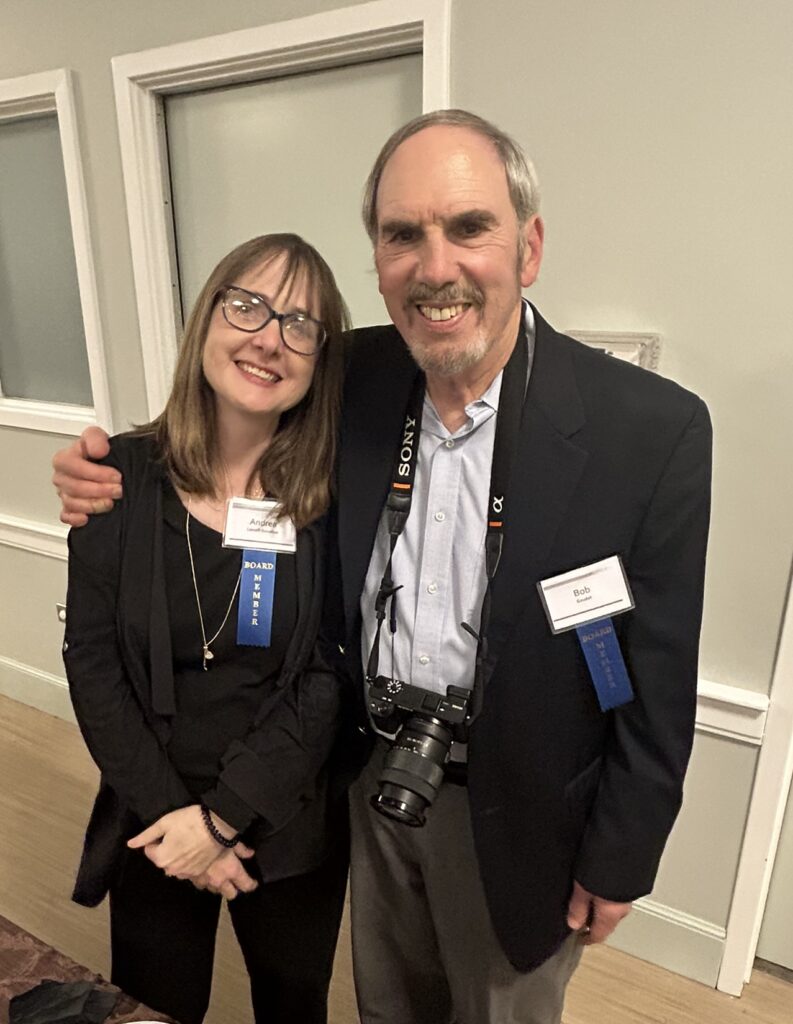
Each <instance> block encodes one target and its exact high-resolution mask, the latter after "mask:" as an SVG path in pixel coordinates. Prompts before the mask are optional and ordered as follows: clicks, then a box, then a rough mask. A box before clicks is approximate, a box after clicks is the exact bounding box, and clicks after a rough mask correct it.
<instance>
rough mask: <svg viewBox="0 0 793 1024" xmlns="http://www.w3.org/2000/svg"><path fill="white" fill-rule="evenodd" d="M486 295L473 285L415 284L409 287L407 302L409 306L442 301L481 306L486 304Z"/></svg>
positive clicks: (447, 303)
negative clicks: (438, 286)
mask: <svg viewBox="0 0 793 1024" xmlns="http://www.w3.org/2000/svg"><path fill="white" fill-rule="evenodd" d="M484 301H485V297H484V295H483V294H482V292H481V291H480V290H479V289H478V288H476V287H474V286H473V285H459V284H454V285H449V284H445V285H443V286H442V287H441V288H431V287H430V286H429V285H426V284H414V285H411V286H410V287H409V288H408V291H407V295H406V296H405V302H406V304H407V305H409V306H417V305H419V304H420V303H422V302H442V303H443V304H444V305H446V306H454V305H457V304H458V303H462V302H464V303H466V304H467V305H471V306H476V307H481V306H483V305H484Z"/></svg>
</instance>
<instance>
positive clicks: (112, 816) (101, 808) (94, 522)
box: [63, 436, 344, 906]
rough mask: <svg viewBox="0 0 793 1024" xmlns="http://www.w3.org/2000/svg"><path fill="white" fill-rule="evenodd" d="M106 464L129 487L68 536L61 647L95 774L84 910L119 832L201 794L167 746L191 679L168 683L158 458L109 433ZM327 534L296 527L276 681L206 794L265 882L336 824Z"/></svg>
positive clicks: (289, 872)
mask: <svg viewBox="0 0 793 1024" xmlns="http://www.w3.org/2000/svg"><path fill="white" fill-rule="evenodd" d="M102 461H103V462H104V463H105V464H106V465H112V466H114V467H115V468H117V469H118V470H119V471H120V472H121V473H122V475H123V478H124V496H123V498H122V499H121V500H120V501H118V502H116V503H115V505H114V508H113V511H112V512H109V513H108V514H107V515H103V516H92V517H91V521H90V522H89V523H88V525H87V526H85V527H83V528H82V529H80V530H74V531H72V533H71V534H70V535H69V591H68V598H67V603H68V607H69V615H68V621H67V623H66V633H65V637H64V648H63V650H64V663H65V666H66V674H67V676H68V679H69V687H70V691H71V696H72V701H73V704H74V710H75V714H76V716H77V720H78V722H79V723H80V728H81V730H82V732H83V735H84V737H85V740H86V743H87V744H88V747H89V749H90V751H91V754H92V756H93V758H94V760H95V761H96V763H97V764H98V765H99V767H100V768H101V771H102V780H101V786H100V790H99V793H98V795H97V798H96V801H95V803H94V809H93V811H92V814H91V820H90V822H89V824H88V829H87V831H86V837H85V843H84V845H83V854H82V858H81V861H80V869H79V872H78V876H77V881H76V883H75V888H74V897H73V898H74V899H75V900H76V901H77V902H78V903H82V904H84V905H86V906H95V905H96V904H97V903H99V902H100V900H101V899H102V898H103V897H104V895H105V893H106V892H107V890H108V888H109V887H110V886H111V885H112V884H113V879H114V878H115V877H116V873H117V871H118V870H119V868H120V865H121V863H122V861H123V856H124V853H125V849H126V841H127V839H129V838H130V837H131V836H134V835H136V834H137V833H138V832H140V828H141V825H149V824H151V823H152V822H154V821H156V820H157V819H158V818H160V817H161V816H162V815H163V814H167V813H168V812H169V811H172V810H175V809H176V808H178V807H185V806H187V805H188V804H191V803H195V797H194V796H193V795H191V793H190V791H189V790H188V788H187V786H186V784H185V779H184V778H183V777H182V775H181V774H180V773H179V771H177V769H176V768H175V766H174V763H173V761H172V760H171V757H170V755H169V747H170V744H171V734H172V731H173V730H172V726H173V722H174V719H175V718H176V717H177V714H178V707H177V704H178V703H179V701H178V700H177V691H179V694H180V698H179V699H180V700H181V696H182V695H183V694H184V689H185V688H184V687H182V686H178V685H177V681H176V680H175V679H174V661H175V659H174V656H173V653H172V647H171V641H172V633H171V624H170V621H169V620H170V610H169V602H168V587H167V583H166V575H167V574H166V569H165V560H166V559H165V547H166V543H165V535H166V533H168V532H169V530H170V528H169V527H168V526H167V525H166V521H165V515H164V512H163V504H164V493H163V491H164V488H163V477H164V475H165V473H164V467H163V465H162V461H161V459H160V457H159V451H158V450H157V446H156V443H155V440H154V438H153V437H150V436H147V437H142V436H120V437H115V438H113V439H112V440H111V452H110V455H109V456H108V457H107V458H106V459H103V460H102ZM180 516H183V512H180ZM182 521H183V519H182ZM324 534H325V529H324V524H323V523H321V522H317V523H312V524H310V525H309V526H307V527H305V528H304V529H302V530H299V531H298V534H297V551H296V553H295V555H294V556H293V562H294V581H295V589H296V591H297V598H296V600H294V601H293V604H292V607H293V608H296V612H297V618H296V622H295V626H294V630H293V631H292V634H291V637H290V638H289V643H288V646H287V648H286V650H285V651H284V652H283V664H282V667H281V671H280V672H279V673H278V679H277V680H276V681H273V680H271V679H268V678H267V676H266V673H262V675H261V685H260V687H259V692H260V693H261V695H262V697H261V702H260V703H259V704H258V706H257V711H256V714H255V715H254V716H253V720H251V721H249V723H248V725H247V729H246V731H245V734H244V735H243V736H240V737H238V738H235V739H232V740H231V742H230V743H229V744H228V746H227V748H226V749H225V750H224V751H223V754H222V757H220V759H219V763H218V764H217V766H216V769H215V772H214V774H213V778H214V785H213V786H212V787H211V789H210V790H209V792H207V793H206V794H204V796H205V799H204V802H205V803H206V804H207V805H208V806H209V807H211V808H212V809H213V810H216V811H217V812H218V814H220V816H221V817H222V818H223V819H224V820H225V821H228V822H229V824H230V825H232V826H233V827H234V828H236V829H238V830H245V839H246V842H247V843H248V844H249V845H250V846H252V847H253V848H254V849H255V850H256V861H257V864H258V865H259V869H260V871H261V873H262V876H263V877H265V878H267V879H268V880H270V881H275V880H277V879H279V878H288V877H291V876H294V875H298V874H302V873H303V872H306V871H311V870H313V869H314V868H315V867H317V866H318V865H319V864H321V863H322V861H323V859H324V858H325V857H326V856H327V854H328V851H329V849H330V848H331V846H332V844H333V842H334V841H335V838H336V836H337V835H338V830H339V828H340V824H339V819H338V813H337V805H336V797H337V796H338V795H339V784H338V782H337V775H336V769H335V767H334V766H333V764H332V761H331V751H332V749H333V748H334V745H335V743H336V740H337V736H338V730H339V726H340V724H341V721H342V715H343V713H344V708H343V700H342V687H341V685H340V681H339V680H338V679H337V678H336V677H335V676H334V674H333V673H332V672H331V671H330V670H329V668H328V666H327V665H326V664H325V662H324V660H323V659H322V657H321V655H320V652H319V650H318V648H317V645H316V636H317V631H318V628H319V619H320V613H321V608H322V594H323V589H324V586H323V585H324V567H323V548H324ZM191 537H192V532H191ZM231 571H232V574H233V569H232V570H231ZM231 588H233V583H232V584H231ZM230 596H231V589H228V590H227V591H226V596H225V597H222V598H221V601H222V603H223V604H224V608H223V611H225V607H226V606H227V605H228V599H229V597H230ZM192 601H193V604H192V605H190V604H189V602H187V601H186V600H185V601H184V602H183V604H184V607H185V608H189V607H195V604H194V602H195V595H192ZM207 610H208V614H209V615H212V611H211V610H210V608H209V607H208V609H207ZM178 617H179V618H181V611H180V614H179V616H178ZM220 619H222V614H221V616H220V618H219V619H217V623H218V624H219V622H220ZM214 629H217V625H215V626H214ZM199 636H200V630H199ZM199 654H200V647H199ZM261 656H262V654H261V650H260V652H259V657H260V658H261ZM254 657H255V655H254ZM218 660H219V659H218ZM205 675H206V676H207V677H211V676H213V672H212V671H210V672H207V673H205ZM215 678H216V674H215ZM202 681H203V680H202ZM207 683H209V678H207Z"/></svg>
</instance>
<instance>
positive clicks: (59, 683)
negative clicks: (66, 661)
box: [0, 655, 75, 722]
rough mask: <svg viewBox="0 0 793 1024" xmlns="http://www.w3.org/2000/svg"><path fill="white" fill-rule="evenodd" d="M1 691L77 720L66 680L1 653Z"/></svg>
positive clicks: (62, 716)
mask: <svg viewBox="0 0 793 1024" xmlns="http://www.w3.org/2000/svg"><path fill="white" fill-rule="evenodd" d="M0 694H2V695H3V696H4V697H10V698H11V699H12V700H17V701H19V702H20V704H27V705H28V706H29V707H32V708H37V709H38V710H39V711H44V712H46V714H48V715H55V716H56V717H57V718H63V719H65V720H66V721H67V722H74V721H75V717H74V711H73V710H72V703H71V700H70V699H69V687H68V685H67V683H66V680H65V679H64V678H62V677H61V676H56V675H54V674H53V673H52V672H44V671H43V670H42V669H39V668H34V667H33V666H32V665H25V664H23V663H22V662H21V661H15V660H14V659H13V658H6V657H5V656H4V655H0Z"/></svg>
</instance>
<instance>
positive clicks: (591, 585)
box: [537, 555, 634, 633]
mask: <svg viewBox="0 0 793 1024" xmlns="http://www.w3.org/2000/svg"><path fill="white" fill-rule="evenodd" d="M537 587H538V589H539V591H540V597H541V599H542V604H543V607H544V608H545V614H546V615H547V616H548V622H549V624H550V626H551V632H552V633H564V632H565V631H566V630H568V629H576V628H577V627H578V626H585V625H587V624H588V623H590V622H597V621H598V620H599V619H605V618H608V617H610V616H612V615H618V614H619V613H620V612H627V611H630V610H631V608H633V607H634V602H633V595H632V594H631V590H630V587H629V586H628V579H627V577H626V575H625V570H624V569H623V567H622V560H621V559H620V557H619V555H612V556H611V558H604V559H602V560H601V561H600V562H593V563H592V564H591V565H584V566H582V567H581V568H580V569H573V570H572V571H570V572H563V573H560V574H559V575H558V576H550V577H549V578H548V579H547V580H541V581H540V582H539V583H538V584H537Z"/></svg>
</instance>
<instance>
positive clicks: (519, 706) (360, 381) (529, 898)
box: [338, 311, 711, 970]
mask: <svg viewBox="0 0 793 1024" xmlns="http://www.w3.org/2000/svg"><path fill="white" fill-rule="evenodd" d="M535 319H536V345H535V357H534V365H533V370H532V374H531V379H530V383H529V388H528V392H527V397H526V404H525V408H524V416H523V423H522V428H521V435H520V439H519V442H518V451H517V457H516V463H515V465H516V469H515V472H514V476H513V479H512V480H511V481H510V485H509V490H510V512H511V516H510V518H509V521H508V524H507V528H506V534H505V540H504V549H503V555H502V559H501V566H500V568H499V571H498V575H497V577H496V580H495V583H494V591H493V606H492V619H491V628H490V646H489V656H488V660H487V665H486V688H485V694H484V706H483V710H482V713H481V715H480V717H479V718H478V719H477V721H476V722H475V723H474V725H473V728H472V732H471V737H470V743H469V776H468V777H469V783H468V785H469V793H470V804H471V815H472V824H473V830H474V838H475V843H476V850H477V855H478V859H479V866H480V871H481V875H482V879H483V882H484V887H485V892H486V895H487V900H488V905H489V908H490V912H491V916H492V919H493V924H494V926H495V930H496V933H497V935H498V937H499V939H500V941H501V943H502V946H503V948H504V950H505V952H506V954H507V956H508V957H509V959H510V961H511V962H512V964H513V965H514V966H515V967H516V968H518V969H519V970H527V969H531V968H532V967H535V966H537V965H538V964H539V963H541V962H542V961H543V960H545V959H546V958H547V957H548V956H550V955H551V954H552V953H553V952H554V951H555V949H556V948H558V946H559V944H560V943H561V942H562V941H563V939H564V938H565V936H566V935H567V926H566V923H565V919H566V913H567V904H568V900H569V897H570V892H571V886H572V880H573V879H574V878H575V879H577V880H578V881H579V882H580V883H581V884H582V885H583V886H584V887H585V888H586V889H588V890H589V891H591V892H593V893H595V894H597V895H599V896H602V897H605V898H607V899H611V900H617V901H631V900H634V899H636V898H637V897H639V896H642V895H644V894H646V893H648V892H649V891H650V889H651V888H652V885H653V880H654V878H655V874H656V870H657V867H658V862H659V858H660V856H661V852H662V850H663V847H664V843H665V841H666V838H667V835H668V833H669V830H670V829H671V827H672V824H673V822H674V820H675V817H676V815H677V812H678V809H679V806H680V802H681V797H682V782H683V776H684V773H685V769H686V764H687V761H688V757H689V753H690V749H691V743H692V738H693V730H694V720H695V710H696V682H697V654H698V637H699V629H700V619H701V610H702V590H703V576H704V561H705V546H706V538H707V528H708V516H709V492H710V444H711V431H710V422H709V418H708V413H707V409H706V407H705V405H704V404H703V403H702V401H701V400H700V399H699V398H697V397H696V396H695V395H693V394H691V393H690V392H688V391H685V390H683V389H682V388H681V387H679V386H678V385H676V384H674V383H672V382H670V381H668V380H664V379H663V378H661V377H658V376H656V375H654V374H652V373H649V372H647V371H645V370H641V369H638V368H637V367H634V366H631V365H628V364H626V363H624V362H619V361H617V360H615V359H613V358H610V357H608V356H606V355H604V354H602V353H600V352H597V351H593V350H591V349H589V348H587V347H586V346H584V345H582V344H580V343H578V342H576V341H574V340H573V339H571V338H567V337H565V336H563V335H560V334H558V333H557V332H556V331H554V330H553V329H552V328H551V327H550V326H549V325H548V324H547V323H546V322H545V321H544V320H543V319H542V317H541V316H540V315H539V314H538V313H537V312H536V311H535ZM416 372H417V370H416V366H415V364H414V363H413V360H412V359H411V357H410V354H409V352H408V350H407V348H406V346H405V345H404V342H403V341H402V339H401V338H400V336H399V335H398V333H397V332H396V330H395V329H394V328H391V327H386V328H369V329H365V330H362V331H358V332H356V337H355V338H354V342H353V348H352V351H351V357H350V366H349V371H348V375H347V380H346V398H345V403H344V417H343V427H342V442H341V456H340V465H339V481H338V489H339V495H338V497H339V503H338V538H339V559H340V562H339V564H340V570H339V571H340V576H341V586H342V593H343V608H344V614H345V621H346V629H345V633H346V635H345V637H344V646H345V648H346V651H347V664H348V671H350V673H351V674H352V675H353V676H354V678H355V680H356V683H357V685H358V688H359V692H360V693H361V694H362V693H363V685H362V678H361V677H362V669H361V659H360V623H361V620H360V611H359V597H360V593H361V589H362V586H363V582H364V578H365V575H366V570H367V567H368V563H369V558H370V554H371V550H372V545H373V542H374V537H375V532H376V529H377V524H378V520H379V517H380V513H381V510H382V507H383V504H384V501H385V498H386V495H387V490H388V486H389V483H390V474H391V471H392V466H393V459H394V454H395V451H396V446H397V443H398V440H399V438H400V430H401V427H402V422H403V416H404V411H405V406H406V402H407V397H408V393H409V390H410V387H411V384H412V381H413V379H414V377H415V374H416ZM482 486H483V487H485V488H486V487H487V486H488V481H487V480H483V481H482ZM615 554H618V555H620V556H621V558H622V561H623V564H624V566H625V570H626V573H627V576H628V578H629V580H630V585H631V588H632V591H633V595H634V598H635V602H636V608H635V610H634V611H631V612H628V613H626V614H624V615H621V616H619V617H618V618H617V619H615V628H616V630H617V633H618V636H619V639H620V643H621V647H622V651H623V655H624V657H625V661H626V664H627V668H628V672H629V674H630V677H631V680H632V683H633V687H634V690H635V699H634V700H633V702H632V703H630V704H628V705H625V706H623V707H621V708H619V709H616V710H614V711H611V712H608V713H605V714H604V713H602V712H601V711H600V709H599V706H598V703H597V699H596V696H595V692H594V689H593V685H592V682H591V679H590V676H589V672H588V670H587V668H586V664H585V662H584V658H583V654H582V652H581V650H580V647H579V644H578V640H577V636H576V634H575V632H572V633H564V634H561V635H556V636H554V635H552V633H551V631H550V629H549V626H548V622H547V620H546V618H545V614H544V612H543V609H542V607H541V603H540V599H539V596H538V593H537V582H538V581H539V580H542V579H544V578H546V577H548V576H552V575H555V574H557V573H561V572H564V571H566V570H570V569H575V568H577V567H579V566H583V565H587V564H589V563H591V562H595V561H597V560H599V559H602V558H605V557H608V556H611V555H615ZM429 813H432V812H431V811H430V812H429Z"/></svg>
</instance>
